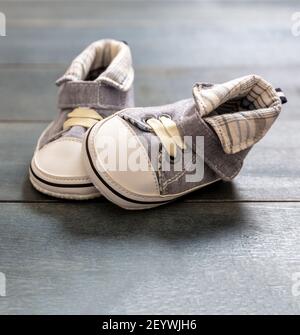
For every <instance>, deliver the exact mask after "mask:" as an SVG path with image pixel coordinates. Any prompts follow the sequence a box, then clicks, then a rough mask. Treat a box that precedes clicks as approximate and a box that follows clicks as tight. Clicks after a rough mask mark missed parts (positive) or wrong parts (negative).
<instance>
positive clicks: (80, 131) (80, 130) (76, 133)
mask: <svg viewBox="0 0 300 335" xmlns="http://www.w3.org/2000/svg"><path fill="white" fill-rule="evenodd" d="M85 132H86V128H84V127H82V126H73V127H71V128H70V129H69V130H68V131H66V132H65V133H64V134H63V135H62V137H76V138H80V139H81V138H83V136H84V134H85Z"/></svg>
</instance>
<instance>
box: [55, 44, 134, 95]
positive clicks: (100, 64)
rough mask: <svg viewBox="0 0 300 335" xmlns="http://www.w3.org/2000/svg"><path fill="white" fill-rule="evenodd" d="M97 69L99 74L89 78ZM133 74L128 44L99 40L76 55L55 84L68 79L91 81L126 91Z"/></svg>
mask: <svg viewBox="0 0 300 335" xmlns="http://www.w3.org/2000/svg"><path fill="white" fill-rule="evenodd" d="M97 70H98V71H99V72H100V73H99V75H98V76H97V75H96V77H95V78H93V80H90V77H91V74H92V73H95V72H97ZM101 71H102V72H101ZM133 76H134V72H133V68H132V58H131V52H130V49H129V47H128V45H126V44H125V43H124V42H120V41H115V40H100V41H97V42H94V43H92V44H91V45H89V46H88V47H87V48H86V49H85V50H84V51H83V52H82V53H81V54H80V55H79V56H77V57H76V58H75V59H74V61H73V62H72V63H71V65H70V67H69V68H68V70H67V71H66V73H65V74H64V75H63V76H62V77H61V78H60V79H58V80H57V82H56V84H57V85H58V86H60V85H62V84H64V83H66V82H69V81H75V82H76V81H93V82H96V83H105V84H106V85H108V86H113V87H115V88H118V89H119V90H121V91H127V90H128V89H129V88H130V87H131V85H132V82H133Z"/></svg>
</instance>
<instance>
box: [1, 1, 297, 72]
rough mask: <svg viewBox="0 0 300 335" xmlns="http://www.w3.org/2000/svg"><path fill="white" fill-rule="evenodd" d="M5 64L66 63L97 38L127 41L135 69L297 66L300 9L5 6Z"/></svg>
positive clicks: (132, 4)
mask: <svg viewBox="0 0 300 335" xmlns="http://www.w3.org/2000/svg"><path fill="white" fill-rule="evenodd" d="M0 5H1V7H0V10H1V11H3V12H4V13H6V12H7V37H4V38H1V39H0V47H1V55H0V62H1V63H7V62H10V63H45V62H46V63H49V62H50V63H53V62H62V63H65V62H67V61H69V59H71V58H72V57H74V55H76V54H77V53H78V51H79V50H81V49H82V47H83V45H86V44H88V43H90V42H92V41H94V40H96V39H99V38H107V37H113V38H117V39H121V40H127V41H128V42H129V44H130V45H131V46H132V48H133V50H134V57H135V61H136V64H137V65H141V66H144V65H153V66H154V65H155V66H158V65H159V66H190V65H192V66H213V67H220V66H230V65H233V64H235V65H269V64H270V63H271V64H274V65H285V64H287V63H288V64H290V65H299V57H298V55H299V53H300V44H299V43H298V41H299V38H297V37H294V36H293V35H292V32H291V26H292V21H291V15H292V14H293V12H295V11H297V10H298V7H297V2H294V1H292V2H290V1H288V2H286V1H284V2H281V3H278V2H276V3H273V2H264V3H261V4H260V3H257V2H246V3H245V2H240V1H238V2H237V1H235V2H228V3H227V2H207V1H206V2H193V1H192V2H185V1H181V2H172V3H170V2H161V1H160V2H144V1H143V2H137V1H132V2H122V1H121V2H119V3H116V2H113V3H110V2H105V3H103V2H88V3H86V2H69V1H59V2H52V1H50V2H49V1H46V2H36V1H34V2H27V1H26V2H22V1H20V2H4V3H1V4H0Z"/></svg>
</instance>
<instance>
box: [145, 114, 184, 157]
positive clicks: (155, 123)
mask: <svg viewBox="0 0 300 335" xmlns="http://www.w3.org/2000/svg"><path fill="white" fill-rule="evenodd" d="M146 123H147V124H148V125H149V126H150V127H151V128H152V130H153V131H154V133H155V134H156V135H157V137H158V138H159V139H160V141H161V143H162V145H163V146H164V147H165V149H166V151H167V153H168V155H169V156H170V157H173V158H175V157H176V155H177V147H179V148H180V149H185V148H186V146H185V144H184V141H183V139H182V137H181V135H180V132H179V130H178V127H177V125H176V123H175V122H174V121H173V120H172V119H171V118H170V117H167V116H161V117H159V119H156V118H150V119H148V120H147V121H146Z"/></svg>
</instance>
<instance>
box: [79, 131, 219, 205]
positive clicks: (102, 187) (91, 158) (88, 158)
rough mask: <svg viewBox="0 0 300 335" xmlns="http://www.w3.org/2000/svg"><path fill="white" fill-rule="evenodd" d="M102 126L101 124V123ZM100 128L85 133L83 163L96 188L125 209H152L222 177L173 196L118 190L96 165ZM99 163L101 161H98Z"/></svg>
mask: <svg viewBox="0 0 300 335" xmlns="http://www.w3.org/2000/svg"><path fill="white" fill-rule="evenodd" d="M100 127H101V125H100ZM98 128H99V125H96V126H94V127H92V128H91V129H90V130H89V131H88V132H87V133H86V135H85V138H84V141H83V142H84V145H83V146H82V156H83V157H82V158H83V164H84V166H85V169H86V172H87V173H88V175H89V178H90V179H91V181H92V183H93V184H94V185H95V186H96V188H97V189H98V190H99V191H100V193H101V194H102V195H103V196H104V197H105V198H107V199H108V200H109V201H111V202H112V203H114V204H116V205H117V206H119V207H122V208H124V209H128V210H143V209H150V208H154V207H158V206H162V205H165V204H167V203H169V202H172V201H175V200H177V199H178V198H180V197H182V196H185V195H187V194H188V193H191V192H193V191H196V190H198V189H200V188H203V187H204V186H208V185H210V184H213V183H215V182H217V181H219V180H220V179H217V180H214V181H212V182H209V183H207V184H205V185H201V186H199V187H196V188H194V189H192V190H189V191H187V192H184V193H182V194H176V195H172V196H163V197H162V196H161V197H159V198H158V197H155V198H154V197H151V198H150V197H149V200H148V201H147V200H146V198H145V197H143V199H141V198H140V197H139V196H138V195H135V197H130V196H129V195H128V194H126V195H125V194H123V193H121V191H120V190H116V189H115V188H114V187H113V186H112V185H114V184H115V183H114V181H113V180H110V177H109V176H108V174H105V173H103V172H102V173H101V172H99V171H98V170H97V169H96V167H95V159H96V157H95V154H94V152H95V150H94V148H93V147H91V146H93V139H92V138H93V136H91V134H92V133H93V132H95V131H97V129H98ZM98 164H99V162H98Z"/></svg>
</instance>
